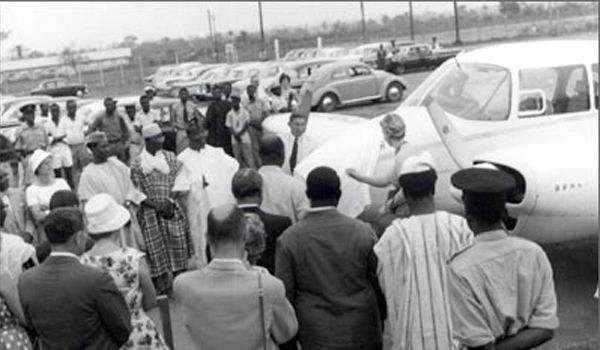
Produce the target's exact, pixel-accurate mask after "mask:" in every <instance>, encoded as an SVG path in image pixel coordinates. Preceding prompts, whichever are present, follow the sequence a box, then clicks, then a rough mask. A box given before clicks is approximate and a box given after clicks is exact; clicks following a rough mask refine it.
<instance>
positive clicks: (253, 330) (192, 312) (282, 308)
mask: <svg viewBox="0 0 600 350" xmlns="http://www.w3.org/2000/svg"><path fill="white" fill-rule="evenodd" d="M259 274H261V279H262V288H263V291H264V303H263V305H264V315H265V323H266V329H267V332H268V334H269V340H268V349H277V346H276V345H275V343H279V344H281V343H284V342H286V341H288V340H290V339H291V338H292V337H293V336H294V335H295V334H296V332H297V331H298V321H297V320H296V315H295V313H294V309H293V308H292V305H291V304H290V303H289V301H288V300H287V299H286V296H285V288H284V286H283V283H282V282H281V281H280V280H278V279H277V278H275V277H274V276H272V275H270V274H269V273H268V271H267V270H266V269H263V268H260V267H251V268H248V267H246V265H245V264H244V263H243V262H242V261H240V260H225V259H214V260H212V261H211V262H210V264H208V266H206V267H205V268H203V269H200V270H198V271H193V272H188V273H184V274H181V275H179V276H178V277H177V278H176V279H175V282H174V286H173V290H174V292H175V299H176V301H177V302H178V303H180V305H181V310H182V313H183V318H184V322H185V324H186V328H187V329H188V331H189V334H190V336H191V338H192V340H193V342H194V345H195V346H196V348H197V349H202V350H243V349H247V350H254V349H262V348H263V330H262V327H261V323H260V322H261V321H260V320H261V313H260V307H259V305H260V304H259V297H258V276H259Z"/></svg>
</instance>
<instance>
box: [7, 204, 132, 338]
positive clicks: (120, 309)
mask: <svg viewBox="0 0 600 350" xmlns="http://www.w3.org/2000/svg"><path fill="white" fill-rule="evenodd" d="M83 229H84V223H83V215H82V213H81V211H79V210H78V209H74V208H59V209H55V210H53V211H51V212H50V214H48V216H47V218H46V220H45V230H46V235H47V237H48V241H49V242H50V245H51V247H52V253H51V254H50V256H49V257H48V259H47V260H46V261H45V262H44V263H43V264H42V265H40V266H37V267H35V268H33V269H31V270H28V271H26V272H24V273H23V274H22V275H21V277H20V279H19V296H20V299H21V305H22V306H23V313H24V314H25V319H26V321H27V323H28V324H29V326H30V327H31V328H32V329H33V330H35V332H36V333H37V335H38V336H39V338H40V340H41V342H42V347H43V348H44V350H65V349H73V350H74V349H77V350H84V349H85V350H87V349H89V350H92V349H93V350H117V349H119V348H120V347H121V346H122V345H123V344H125V342H126V341H127V339H128V338H129V333H130V332H131V319H130V315H129V310H128V309H127V304H126V303H125V300H124V299H123V296H122V295H121V293H120V292H119V290H118V289H117V287H116V285H115V283H114V281H113V279H112V277H111V276H110V275H109V274H108V273H107V272H103V271H100V270H98V269H95V268H92V267H89V266H85V265H82V264H81V263H80V262H79V258H78V256H77V255H79V254H81V253H82V252H83V249H84V247H85V242H86V239H85V238H86V236H85V233H84V231H83Z"/></svg>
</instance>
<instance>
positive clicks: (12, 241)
mask: <svg viewBox="0 0 600 350" xmlns="http://www.w3.org/2000/svg"><path fill="white" fill-rule="evenodd" d="M5 218H6V211H5V209H4V205H3V204H2V203H1V202H0V350H31V349H32V347H31V341H30V339H29V336H28V335H27V332H26V331H25V329H24V328H23V327H22V326H21V324H25V317H24V316H23V310H22V309H21V303H20V302H19V293H18V292H17V281H18V280H19V275H20V274H21V272H22V271H23V264H24V263H25V262H27V261H29V260H33V261H36V260H35V248H33V246H31V245H29V244H27V243H25V242H24V241H23V239H22V238H21V237H19V236H16V235H13V234H9V233H4V232H1V231H3V230H2V229H1V228H2V226H3V225H4V219H5Z"/></svg>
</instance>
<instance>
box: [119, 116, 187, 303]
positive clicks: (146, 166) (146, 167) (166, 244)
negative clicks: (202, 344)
mask: <svg viewBox="0 0 600 350" xmlns="http://www.w3.org/2000/svg"><path fill="white" fill-rule="evenodd" d="M142 136H143V137H144V143H145V146H144V149H143V150H142V153H141V154H140V156H139V157H138V158H137V159H136V160H135V161H134V162H132V166H131V178H132V180H133V183H134V185H135V186H136V188H138V189H139V190H140V191H141V192H142V193H144V194H145V195H146V196H147V199H146V200H145V201H144V202H143V203H142V205H141V206H140V208H139V211H138V215H137V217H138V219H139V225H140V228H141V230H142V234H143V236H144V243H145V245H146V250H147V253H148V259H149V262H150V272H151V275H152V278H153V280H154V284H155V286H156V290H157V292H158V293H159V294H166V293H169V291H170V290H171V287H172V283H173V277H174V276H177V275H178V274H179V273H181V272H183V271H186V270H187V266H188V259H190V258H191V257H192V256H193V254H194V246H193V242H192V237H191V235H190V231H189V225H188V222H187V218H186V216H185V211H184V208H183V206H182V204H181V203H185V198H179V197H183V196H184V195H187V192H188V191H189V188H190V175H189V174H188V172H187V171H186V170H185V168H184V165H183V163H182V162H181V161H180V160H179V159H177V157H176V156H175V154H174V153H173V152H169V151H165V150H164V149H163V142H164V140H165V138H164V136H163V134H162V131H161V129H160V127H159V126H158V125H157V124H155V123H151V124H149V125H146V126H144V127H143V128H142Z"/></svg>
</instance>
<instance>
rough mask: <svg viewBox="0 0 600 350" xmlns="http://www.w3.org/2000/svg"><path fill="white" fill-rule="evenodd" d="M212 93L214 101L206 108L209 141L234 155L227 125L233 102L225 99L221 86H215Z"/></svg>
mask: <svg viewBox="0 0 600 350" xmlns="http://www.w3.org/2000/svg"><path fill="white" fill-rule="evenodd" d="M212 94H213V101H212V102H211V103H210V105H209V106H208V109H207V110H206V126H207V128H208V140H207V143H208V144H209V145H211V146H214V147H221V148H223V150H224V151H225V153H227V154H228V155H230V156H232V157H233V151H232V149H231V134H230V133H229V129H227V126H225V120H226V119H227V112H229V110H230V109H231V104H230V103H229V102H228V101H226V100H224V99H223V93H222V91H221V88H220V87H219V86H215V87H214V88H213V90H212Z"/></svg>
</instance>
